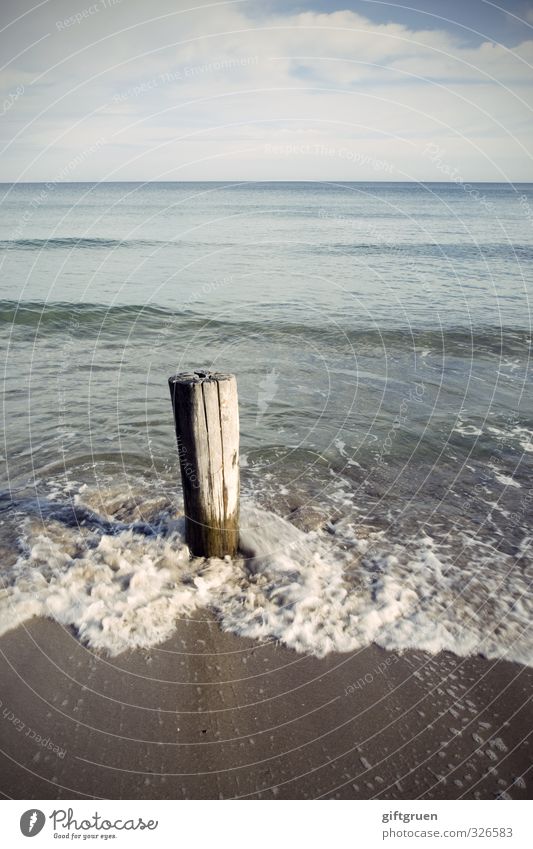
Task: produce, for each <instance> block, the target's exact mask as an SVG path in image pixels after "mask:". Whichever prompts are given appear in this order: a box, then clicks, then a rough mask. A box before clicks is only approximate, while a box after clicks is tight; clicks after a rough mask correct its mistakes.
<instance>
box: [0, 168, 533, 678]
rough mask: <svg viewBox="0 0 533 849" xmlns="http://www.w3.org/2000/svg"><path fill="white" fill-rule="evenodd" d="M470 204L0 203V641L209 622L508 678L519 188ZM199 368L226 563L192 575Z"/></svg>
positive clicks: (383, 192)
mask: <svg viewBox="0 0 533 849" xmlns="http://www.w3.org/2000/svg"><path fill="white" fill-rule="evenodd" d="M477 189H478V196H477V197H476V198H475V197H473V196H471V195H468V194H467V193H466V192H465V191H464V190H463V188H462V187H461V186H455V185H452V186H450V185H443V184H431V185H429V186H411V185H406V184H346V185H344V186H341V185H328V184H326V185H314V184H267V185H252V184H244V185H236V186H232V185H228V184H153V185H148V186H141V185H137V184H111V185H100V186H97V185H92V184H78V185H76V184H70V185H64V186H56V187H55V188H53V189H51V190H46V189H44V190H43V187H42V186H36V185H31V184H27V185H24V186H14V187H12V186H4V187H3V188H2V193H3V200H2V205H1V208H0V251H1V257H0V263H1V266H0V267H1V283H0V333H1V334H2V337H3V341H4V348H3V350H4V356H3V361H4V393H3V428H4V436H3V440H2V446H3V447H1V448H0V450H1V451H2V454H3V455H4V456H3V460H4V466H5V481H4V485H3V494H2V498H1V499H0V522H1V524H0V551H1V552H2V556H3V574H4V579H5V585H6V588H7V591H6V592H5V593H4V597H3V599H2V602H1V603H2V608H1V617H0V621H1V622H2V627H3V628H7V627H11V626H12V625H13V624H14V623H15V622H16V621H19V620H20V619H24V617H25V616H29V615H35V614H36V613H40V614H42V613H44V614H46V615H52V616H54V617H56V618H58V620H59V621H62V622H64V623H65V624H68V625H70V626H72V627H74V628H75V629H76V631H77V633H78V634H79V636H80V638H81V639H83V640H85V641H86V642H88V644H89V645H92V646H93V647H95V648H102V649H105V650H108V651H111V652H116V651H120V650H123V649H124V648H126V647H128V646H134V645H150V644H153V643H154V642H157V641H160V640H161V639H163V638H164V637H165V636H166V635H168V628H171V629H172V627H173V622H174V620H175V617H176V616H180V615H189V614H190V613H192V612H193V611H195V610H197V609H199V608H200V607H201V606H202V605H205V604H208V605H209V606H211V607H213V609H215V610H216V611H217V615H218V616H219V619H220V622H221V626H222V627H224V628H229V629H231V630H235V631H237V632H238V633H245V634H247V635H249V636H255V637H257V638H258V639H277V640H281V641H283V642H285V643H286V644H287V645H290V646H292V647H293V648H296V649H297V650H300V651H312V652H315V653H317V654H322V653H324V652H327V651H329V650H332V649H340V650H347V651H348V650H352V649H353V648H356V647H357V646H359V645H363V644H366V643H367V642H368V641H371V640H374V641H376V642H378V643H379V644H381V645H384V646H387V647H395V648H402V647H407V646H417V647H419V648H425V649H428V650H434V651H436V650H438V649H439V648H449V649H451V650H453V651H457V652H458V653H460V654H470V653H476V652H481V653H484V654H486V655H487V656H490V657H497V656H502V657H507V658H508V659H515V660H518V661H520V662H522V663H531V662H532V661H533V651H532V647H531V642H530V640H528V637H527V627H528V617H529V618H530V614H531V606H532V596H531V590H530V581H531V574H532V573H531V556H530V553H531V548H530V527H531V522H530V517H531V506H532V504H533V492H532V490H531V484H530V481H531V466H532V462H533V441H532V437H533V401H532V393H531V391H530V390H531V373H530V364H529V357H530V348H531V330H530V320H531V314H530V307H529V295H530V293H531V260H532V258H533V238H532V233H533V231H532V220H533V218H532V216H531V208H532V206H533V189H532V188H531V187H529V186H518V187H514V188H513V187H505V186H498V185H494V184H492V185H483V186H480V187H477ZM43 191H44V199H42V200H41V197H42V192H43ZM480 197H481V198H482V201H480ZM197 366H203V367H208V368H209V367H211V368H216V369H220V370H230V371H234V372H235V373H236V374H237V377H238V383H239V395H240V407H241V452H242V454H241V466H242V478H243V481H242V483H243V490H244V503H245V505H247V509H248V513H247V515H248V517H249V519H248V520H247V522H248V525H249V527H247V525H246V524H245V526H244V529H243V538H244V539H247V541H248V542H247V544H248V546H249V550H250V553H251V554H253V555H254V557H253V559H252V560H250V558H248V559H247V560H245V561H242V562H237V563H234V564H225V565H221V564H216V565H215V566H207V567H206V565H205V564H200V563H195V564H192V565H191V564H190V563H189V561H188V558H187V556H186V551H185V550H184V547H183V543H182V539H181V526H180V524H179V521H178V524H177V525H176V524H175V520H176V516H177V515H178V514H179V511H180V495H179V474H178V464H177V453H176V451H175V446H174V435H173V425H172V414H171V408H170V400H169V398H168V388H167V382H166V381H167V377H168V375H170V374H171V373H173V372H174V371H177V370H184V369H190V368H192V367H197ZM82 506H84V508H87V509H81V508H82ZM258 509H260V510H262V511H264V512H263V513H261V514H258V513H257V512H254V511H257V510H258ZM257 516H260V517H261V518H260V520H258V519H257ZM250 517H251V518H250ZM254 517H255V518H254ZM169 540H171V544H170V543H169ZM169 546H170V548H169ZM117 563H118V564H119V565H118V566H117V565H116V564H117ZM219 574H222V575H224V576H225V581H224V586H223V588H221V587H220V586H219V578H218V577H217V575H219ZM206 575H207V577H206ZM128 576H129V578H128ZM126 579H127V580H126ZM198 581H199V582H200V583H199V586H198ZM202 581H203V583H202ZM132 584H133V586H132ZM88 587H89V588H91V587H94V588H99V589H94V592H95V593H103V595H104V596H105V597H104V598H100V597H99V598H98V600H97V601H95V600H94V599H93V598H92V595H93V590H91V592H90V593H89V591H88V589H87V588H88ZM102 587H105V588H106V589H105V591H104V589H102ZM228 588H229V589H228ZM106 593H107V595H106ZM146 593H148V596H147V595H146ZM151 593H153V594H154V595H153V597H152V595H150V594H151ZM152 606H153V610H152ZM147 610H148V611H151V612H150V613H147V612H146V611H147ZM117 611H119V612H120V611H122V613H121V614H120V615H119V613H118V612H117ZM117 616H118V619H119V620H120V623H118V622H117V621H115V620H116V619H117ZM108 620H109V622H108ZM106 622H108V624H107V625H106V624H105V623H106Z"/></svg>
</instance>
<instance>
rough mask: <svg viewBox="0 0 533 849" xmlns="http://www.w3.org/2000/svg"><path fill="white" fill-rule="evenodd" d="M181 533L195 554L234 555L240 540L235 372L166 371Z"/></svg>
mask: <svg viewBox="0 0 533 849" xmlns="http://www.w3.org/2000/svg"><path fill="white" fill-rule="evenodd" d="M168 383H169V386H170V397H171V399H172V407H173V410H174V422H175V425H176V437H177V440H178V455H179V459H180V468H181V481H182V485H183V496H184V501H185V535H186V541H187V545H188V546H189V548H190V549H191V552H192V553H193V554H194V555H196V556H199V557H224V556H225V555H226V554H229V555H230V556H231V557H233V556H234V555H235V554H236V552H237V548H238V545H239V405H238V400H237V381H236V379H235V375H233V374H220V373H219V372H209V371H195V372H184V373H182V374H175V375H174V376H173V377H169V379H168Z"/></svg>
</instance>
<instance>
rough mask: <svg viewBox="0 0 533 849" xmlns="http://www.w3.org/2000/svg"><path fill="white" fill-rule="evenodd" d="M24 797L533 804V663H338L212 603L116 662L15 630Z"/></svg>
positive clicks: (10, 674) (14, 691)
mask: <svg viewBox="0 0 533 849" xmlns="http://www.w3.org/2000/svg"><path fill="white" fill-rule="evenodd" d="M0 652H1V676H2V682H3V684H2V693H1V702H2V705H1V708H0V719H1V722H0V734H1V749H2V756H1V767H0V770H1V790H2V793H3V796H4V797H6V798H16V799H19V798H34V799H37V798H45V799H48V798H50V799H53V798H73V799H75V798H93V797H94V798H105V799H108V798H110V799H118V798H123V799H128V798H131V799H135V798H153V799H202V798H203V799H219V798H220V799H227V798H255V799H258V798H259V799H271V798H281V799H307V798H319V797H320V798H338V799H346V798H350V799H370V798H381V799H418V798H420V799H449V798H452V799H457V798H480V799H492V798H494V799H495V798H497V797H500V796H501V797H503V798H508V797H512V798H513V799H514V798H516V799H520V798H527V791H526V785H525V781H524V777H525V775H526V773H527V771H528V769H529V768H530V764H531V750H530V745H529V735H530V732H531V725H532V715H531V709H530V702H529V700H530V693H531V690H532V683H533V672H532V670H530V669H528V668H526V667H523V666H520V665H518V664H514V663H507V662H505V661H502V660H499V661H487V660H484V659H482V658H479V657H470V658H460V657H456V656H454V655H451V654H448V653H441V654H439V655H438V656H435V657H431V656H429V655H427V654H425V653H423V652H420V651H416V652H414V651H413V652H405V653H404V654H403V655H401V656H400V655H398V654H394V653H389V652H385V651H384V650H382V649H379V648H377V647H375V646H369V647H368V648H366V649H363V650H361V651H359V652H357V653H355V654H330V655H328V656H327V657H326V658H324V659H321V660H319V659H317V658H314V657H310V656H306V655H299V654H296V653H294V652H292V651H290V650H288V649H284V648H280V647H279V646H275V645H273V644H260V643H258V642H254V641H251V640H247V639H242V638H238V637H236V636H234V635H232V634H224V633H222V632H221V630H220V628H219V626H218V624H217V623H216V622H215V621H214V619H213V618H212V617H211V615H210V614H209V613H207V612H206V613H204V612H203V611H202V612H201V613H199V614H198V615H197V616H196V618H195V619H191V620H188V621H185V620H184V621H181V622H180V623H178V627H177V630H176V632H175V635H174V636H173V637H172V638H171V639H170V640H168V641H167V642H166V643H164V644H162V645H160V646H158V647H156V648H154V649H151V650H150V651H135V652H126V653H124V654H122V655H120V656H118V657H115V658H110V657H107V656H104V655H98V654H96V653H93V652H91V651H89V650H88V649H86V648H85V647H83V646H82V645H81V644H80V643H79V642H78V640H77V639H76V638H75V637H74V636H73V634H72V633H70V632H69V631H68V630H67V629H64V628H62V627H61V626H60V625H58V624H56V623H54V622H52V621H48V620H45V619H40V618H35V619H33V620H31V621H30V622H28V623H27V624H26V625H25V626H23V627H19V628H18V629H16V630H13V631H11V632H10V633H8V634H6V635H4V636H3V637H2V638H1V640H0Z"/></svg>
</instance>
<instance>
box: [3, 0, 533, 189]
mask: <svg viewBox="0 0 533 849" xmlns="http://www.w3.org/2000/svg"><path fill="white" fill-rule="evenodd" d="M100 2H102V0H100ZM246 8H247V7H246V6H245V5H244V6H243V5H241V4H237V5H229V6H228V5H220V6H216V7H214V8H211V9H210V10H205V9H204V10H202V9H195V10H193V11H190V12H181V13H176V10H175V7H174V8H173V7H165V6H164V5H163V4H162V3H159V4H158V3H155V4H152V14H153V16H154V18H155V19H154V20H146V17H147V12H148V10H147V8H146V6H145V5H144V4H138V3H133V4H129V5H128V7H127V8H126V5H125V2H124V3H122V4H117V5H116V6H113V7H109V8H103V7H101V6H100V7H98V11H97V12H95V13H93V14H90V15H88V17H87V18H83V19H82V20H80V22H79V23H75V24H72V25H71V26H70V27H67V29H65V28H61V27H59V28H58V22H61V21H65V20H66V19H67V18H68V16H69V15H71V16H72V14H73V10H72V5H71V4H55V6H54V13H53V17H52V19H51V18H50V11H49V10H47V7H44V11H43V10H41V11H40V12H39V10H38V11H37V12H36V16H32V15H30V16H27V18H25V19H24V20H23V21H21V22H20V24H17V25H15V27H13V28H11V30H13V32H15V28H16V33H17V38H18V44H15V42H16V39H14V38H13V42H11V41H10V40H8V41H7V44H6V47H7V48H9V51H8V53H7V55H9V54H10V53H11V54H12V55H15V53H16V52H19V51H20V50H21V49H23V48H24V47H26V46H27V45H28V44H30V43H32V40H33V41H36V40H37V39H38V38H39V37H40V36H39V32H40V33H41V36H42V34H43V33H45V34H46V32H49V33H50V35H49V37H48V38H45V39H44V40H43V41H41V42H40V43H38V44H36V46H35V47H34V48H32V49H31V50H29V51H26V52H25V53H24V54H23V55H21V57H20V58H19V59H16V60H14V61H13V62H12V63H11V64H8V67H7V75H6V77H5V78H4V80H3V91H4V92H5V93H6V96H7V95H8V94H9V92H10V91H12V90H13V89H14V88H15V87H16V86H17V85H18V84H19V83H22V82H23V84H24V95H23V96H22V97H19V98H18V100H17V101H16V102H15V103H13V105H12V107H11V108H10V109H9V110H8V111H7V112H6V113H5V114H4V116H3V118H2V124H1V125H0V127H1V128H0V136H1V140H2V142H3V143H4V144H5V143H8V144H9V142H11V144H9V146H8V148H7V150H6V152H5V153H4V154H3V156H2V166H1V171H0V177H1V178H2V179H4V180H10V179H26V180H28V179H49V178H50V177H51V176H53V174H54V172H55V171H57V170H58V169H59V170H60V167H61V163H62V162H63V163H64V162H65V161H68V159H69V158H71V157H72V156H74V155H75V154H76V151H77V150H79V149H80V148H83V146H84V145H88V144H92V143H94V141H95V140H97V139H100V140H101V139H105V144H103V145H102V146H101V147H99V149H98V151H97V152H96V153H95V155H94V156H91V157H87V159H86V160H84V162H83V163H82V164H81V165H80V167H79V173H77V174H76V179H95V178H96V179H100V178H103V177H106V176H108V175H110V174H111V173H113V177H114V178H115V179H157V178H158V177H159V178H161V177H162V176H165V177H166V178H167V179H225V178H227V179H239V178H242V179H256V178H257V179H287V178H288V179H313V178H316V179H367V178H368V179H376V178H379V177H380V176H382V177H384V178H386V177H387V176H388V177H389V178H390V177H391V174H392V172H393V171H394V174H395V177H394V178H395V179H431V178H432V177H433V178H435V179H439V178H440V177H441V176H442V174H441V173H440V174H439V172H438V171H436V170H435V168H434V167H433V166H432V164H431V162H429V161H428V160H427V157H426V158H424V157H423V155H422V154H423V150H424V149H425V146H426V145H427V143H428V142H429V141H431V142H434V143H438V144H439V145H440V146H441V147H442V148H443V149H445V150H446V151H448V153H447V154H446V155H448V156H450V157H451V165H453V166H454V167H458V168H459V169H460V171H461V173H462V174H463V175H464V178H465V179H505V178H508V179H515V180H520V179H522V180H523V179H530V178H531V177H532V174H533V169H532V167H531V156H530V153H531V143H530V141H529V140H528V130H529V129H530V127H531V106H532V102H531V101H532V91H533V87H532V86H531V83H532V82H533V71H532V67H531V65H532V63H533V41H525V42H523V43H522V44H521V45H519V46H518V47H517V48H516V49H514V50H513V51H510V50H508V49H506V48H504V47H502V46H499V45H496V44H489V43H484V44H481V45H480V46H479V47H477V48H472V47H471V46H468V47H465V46H463V45H462V44H461V43H460V42H459V41H458V39H457V37H455V36H452V35H450V34H449V33H448V32H446V31H444V30H437V29H435V30H428V29H426V30H420V31H412V30H409V29H408V28H407V27H405V26H403V25H401V24H399V23H394V24H393V23H389V24H380V25H376V24H374V23H372V22H370V21H369V20H367V19H366V18H364V17H362V16H361V15H358V14H355V13H354V12H350V11H337V12H332V13H330V14H324V13H320V14H319V13H314V12H304V13H301V14H292V15H291V14H286V15H280V14H273V15H265V14H262V15H261V17H260V18H258V17H257V16H255V17H251V16H250V14H249V13H247V12H246ZM169 10H170V11H172V12H174V13H173V14H170V15H169ZM78 11H79V10H78ZM178 12H180V10H178ZM39 15H40V17H39ZM163 15H166V17H162V16H163ZM56 16H57V17H56ZM39 20H40V23H41V26H40V27H39V26H38V23H39ZM11 30H10V31H8V32H9V35H10V39H11V37H12V35H13V33H12V32H11ZM15 46H17V48H18V50H14V49H13V48H14V47H15ZM3 52H4V54H6V48H5V49H4V51H3ZM32 80H36V81H35V82H32ZM529 137H531V133H529ZM280 138H290V139H292V140H293V141H294V145H295V153H294V155H291V154H290V152H286V153H285V154H283V155H280V154H279V153H278V154H276V153H275V148H274V147H273V145H276V144H278V145H279V143H280V142H279V139H280ZM302 145H311V146H312V145H316V146H320V145H325V146H327V147H328V148H331V149H333V150H337V151H341V150H343V151H346V150H347V149H352V150H353V151H354V154H353V157H352V160H351V161H350V159H349V157H348V156H347V154H346V153H342V154H341V153H339V154H338V155H337V156H335V155H331V156H330V155H324V154H321V155H319V154H318V153H315V154H313V153H311V152H306V151H305V150H303V149H301V150H300V152H299V153H298V152H297V151H296V148H297V147H298V146H300V148H301V146H302ZM269 146H270V147H269ZM350 146H351V147H350ZM317 150H318V147H317ZM376 151H378V153H379V155H378V156H377V158H378V159H385V158H386V159H387V162H388V163H389V166H390V167H389V170H387V171H386V172H383V174H382V175H380V174H379V173H378V172H377V171H376V169H375V167H373V166H372V165H371V164H370V159H369V158H370V157H374V158H376ZM132 155H133V156H134V157H139V158H138V159H137V158H136V159H134V160H133V161H130V160H131V157H132ZM365 157H366V159H365ZM198 160H200V162H198ZM365 162H366V165H365ZM391 169H392V170H391Z"/></svg>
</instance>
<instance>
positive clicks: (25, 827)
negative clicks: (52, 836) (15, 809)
mask: <svg viewBox="0 0 533 849" xmlns="http://www.w3.org/2000/svg"><path fill="white" fill-rule="evenodd" d="M45 822H46V817H45V815H44V814H43V812H42V811H39V810H37V808H30V810H29V811H24V813H23V814H22V816H21V818H20V830H21V832H22V833H23V835H24V837H35V835H36V834H39V832H40V831H42V828H43V826H44V824H45Z"/></svg>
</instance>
